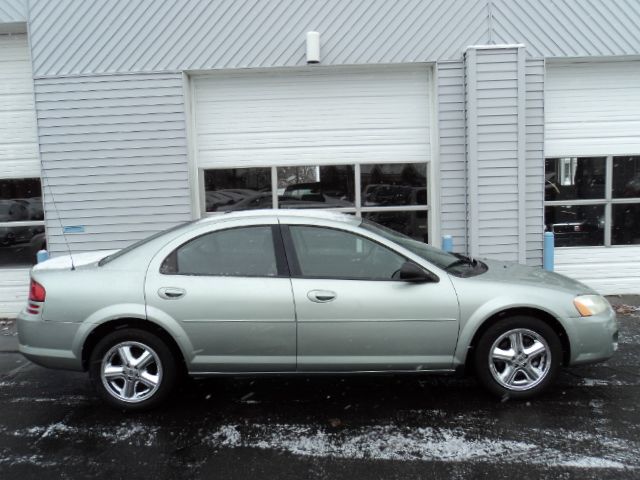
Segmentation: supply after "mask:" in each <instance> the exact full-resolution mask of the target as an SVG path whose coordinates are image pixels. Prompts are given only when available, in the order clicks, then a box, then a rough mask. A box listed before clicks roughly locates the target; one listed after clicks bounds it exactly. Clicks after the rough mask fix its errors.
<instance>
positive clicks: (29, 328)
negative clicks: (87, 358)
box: [17, 310, 83, 371]
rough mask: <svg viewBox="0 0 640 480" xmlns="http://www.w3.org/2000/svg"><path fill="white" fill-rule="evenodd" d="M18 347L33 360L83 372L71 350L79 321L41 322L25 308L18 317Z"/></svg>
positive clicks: (79, 362)
mask: <svg viewBox="0 0 640 480" xmlns="http://www.w3.org/2000/svg"><path fill="white" fill-rule="evenodd" d="M17 326H18V342H19V344H18V350H19V351H20V353H22V354H23V355H24V356H25V357H27V358H28V359H29V360H31V361H32V362H33V363H36V364H38V365H42V366H43V367H49V368H60V369H65V370H78V371H82V370H83V368H82V360H81V359H80V358H78V356H77V355H75V354H74V352H73V350H72V345H73V339H74V338H75V336H76V333H77V331H78V328H79V326H80V324H77V323H63V322H51V321H44V320H42V319H41V318H40V316H39V315H31V314H29V313H27V312H26V311H24V310H23V311H22V312H20V314H19V315H18V317H17Z"/></svg>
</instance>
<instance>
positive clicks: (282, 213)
mask: <svg viewBox="0 0 640 480" xmlns="http://www.w3.org/2000/svg"><path fill="white" fill-rule="evenodd" d="M264 217H276V218H278V219H282V220H285V219H306V220H309V221H310V222H313V221H314V220H324V221H333V222H340V223H347V224H349V225H358V224H359V223H360V222H361V219H360V218H358V217H356V216H355V215H349V214H345V213H341V212H328V211H325V210H316V209H304V210H302V209H301V210H297V209H259V210H241V211H237V212H236V211H234V212H227V213H221V214H219V215H212V216H209V217H205V218H202V219H200V220H198V221H197V222H196V224H207V223H218V222H225V221H229V220H236V219H243V218H245V219H250V218H264Z"/></svg>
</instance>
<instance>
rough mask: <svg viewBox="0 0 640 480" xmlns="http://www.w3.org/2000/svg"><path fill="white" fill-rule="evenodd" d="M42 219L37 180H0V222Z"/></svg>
mask: <svg viewBox="0 0 640 480" xmlns="http://www.w3.org/2000/svg"><path fill="white" fill-rule="evenodd" d="M43 219H44V214H43V211H42V193H41V190H40V179H39V178H21V179H4V180H0V222H26V221H29V220H43Z"/></svg>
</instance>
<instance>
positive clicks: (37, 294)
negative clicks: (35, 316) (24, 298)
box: [29, 279, 47, 302]
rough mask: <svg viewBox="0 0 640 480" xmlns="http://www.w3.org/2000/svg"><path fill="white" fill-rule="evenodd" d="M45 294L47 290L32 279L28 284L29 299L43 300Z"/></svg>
mask: <svg viewBox="0 0 640 480" xmlns="http://www.w3.org/2000/svg"><path fill="white" fill-rule="evenodd" d="M46 295H47V292H46V291H45V289H44V287H43V286H42V285H40V284H39V283H38V282H36V281H35V280H33V279H32V280H31V285H29V301H30V302H44V299H45V297H46Z"/></svg>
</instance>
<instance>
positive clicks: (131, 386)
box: [100, 341, 162, 403]
mask: <svg viewBox="0 0 640 480" xmlns="http://www.w3.org/2000/svg"><path fill="white" fill-rule="evenodd" d="M100 378H101V379H102V384H103V385H104V387H105V388H106V389H107V391H108V392H109V393H110V394H111V395H112V396H114V397H115V398H117V399H118V400H122V401H123V402H128V403H139V402H142V401H144V400H146V399H148V398H149V397H151V396H152V395H153V394H154V393H155V392H156V391H157V390H158V388H159V387H160V384H161V382H162V364H161V362H160V357H159V356H158V354H157V353H156V352H155V351H154V350H153V349H152V348H151V347H149V346H147V345H145V344H143V343H140V342H133V341H127V342H121V343H118V344H117V345H114V346H113V347H111V348H110V349H109V351H108V352H107V353H106V355H105V356H104V358H103V360H102V366H101V368H100Z"/></svg>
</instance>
